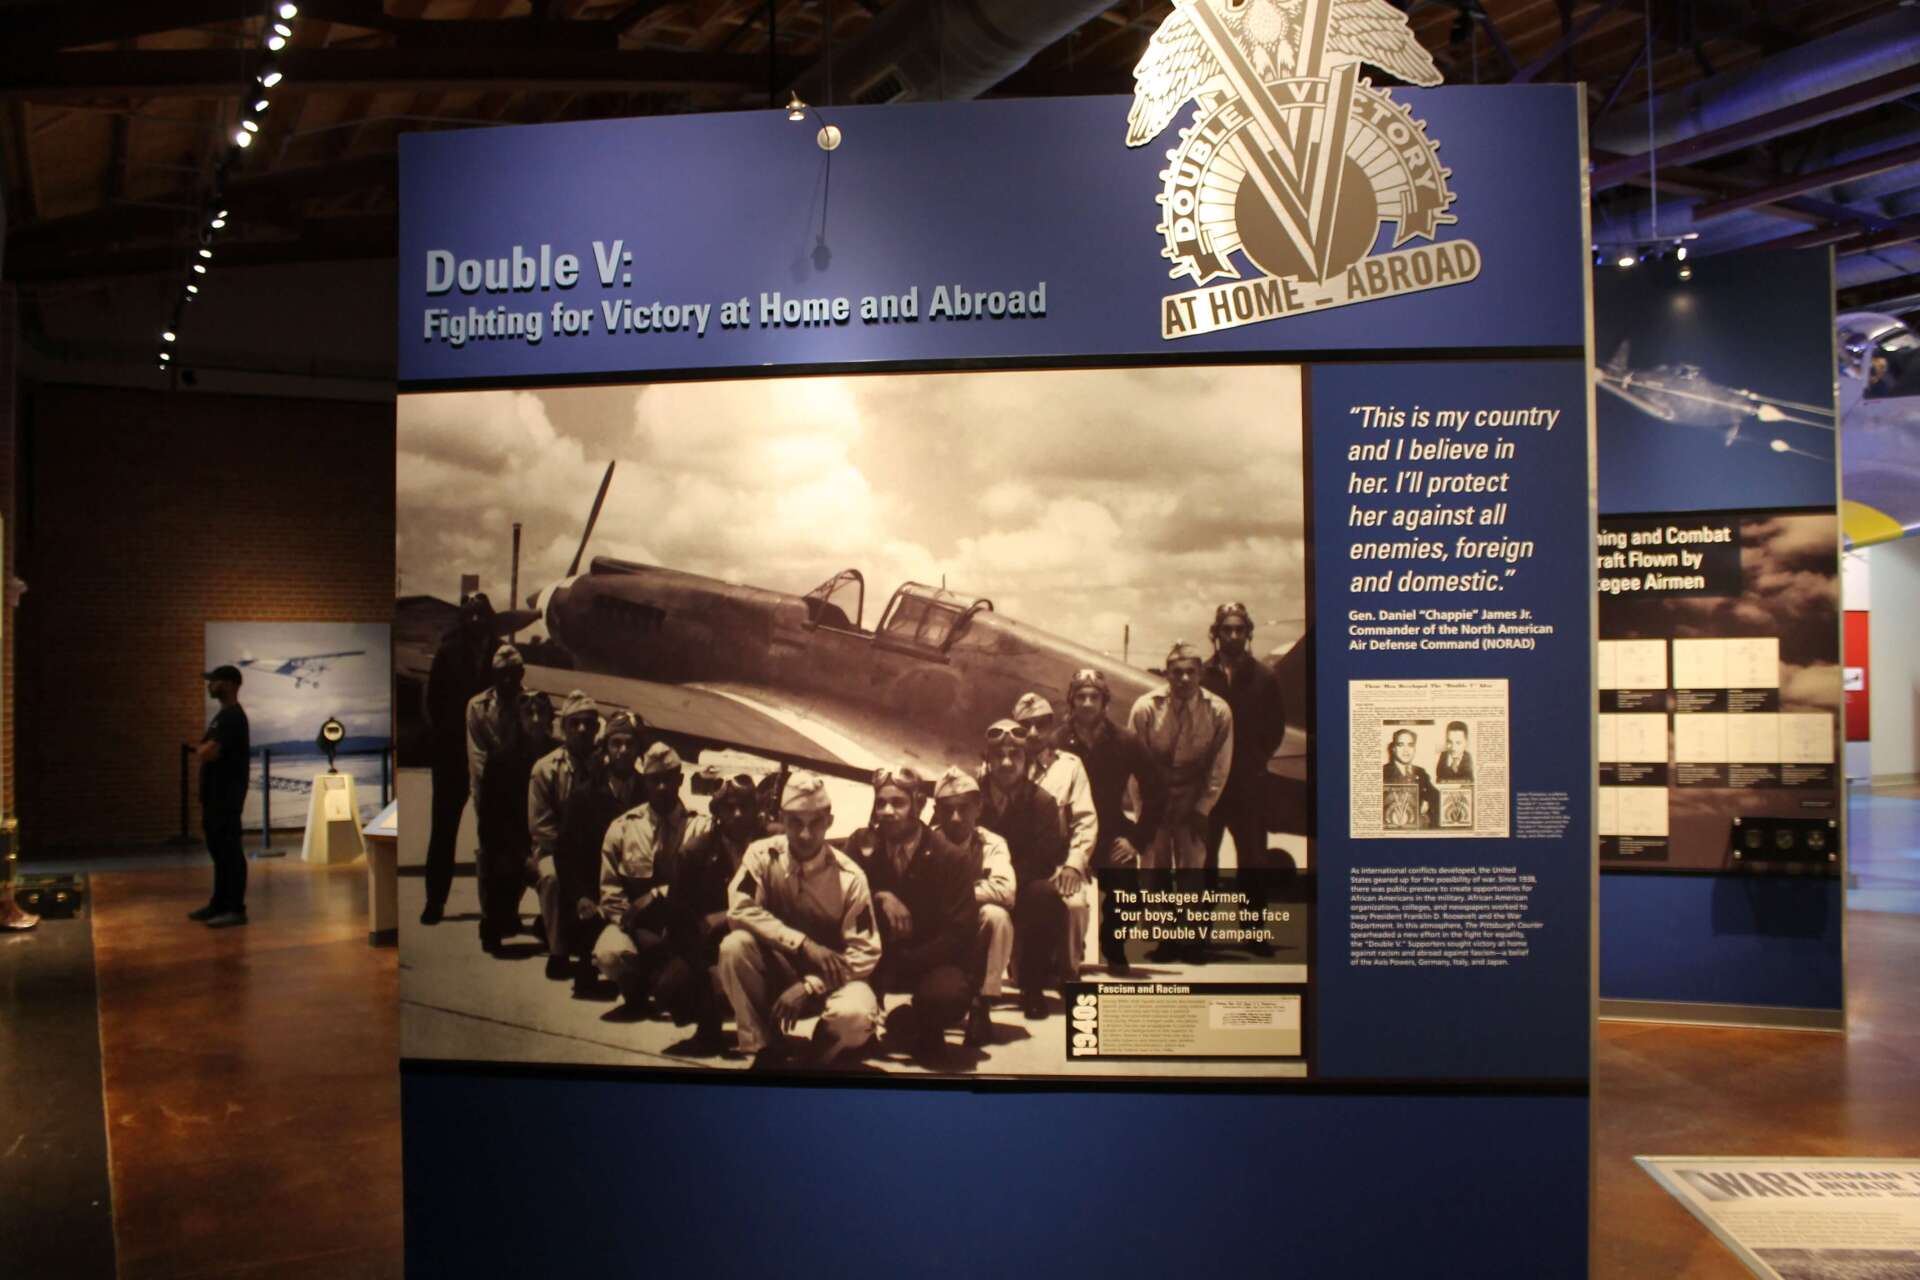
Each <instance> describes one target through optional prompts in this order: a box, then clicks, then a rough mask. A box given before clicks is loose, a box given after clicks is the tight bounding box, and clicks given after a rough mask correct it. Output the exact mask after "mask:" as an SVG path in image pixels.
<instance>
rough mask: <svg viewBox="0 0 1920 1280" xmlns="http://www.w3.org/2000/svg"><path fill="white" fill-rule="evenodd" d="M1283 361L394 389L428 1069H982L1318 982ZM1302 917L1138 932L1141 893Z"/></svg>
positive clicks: (1169, 1069) (415, 928)
mask: <svg viewBox="0 0 1920 1280" xmlns="http://www.w3.org/2000/svg"><path fill="white" fill-rule="evenodd" d="M1301 406H1302V397H1301V375H1300V372H1299V370H1298V369H1296V368H1293V367H1289V366H1248V367H1231V368H1216V369H1206V370H1181V369H1158V368H1147V369H1122V370H1104V371H1072V372H991V373H988V372H969V373H939V374H912V375H904V374H903V375H873V376H863V377H815V378H789V379H769V380H760V381H722V382H679V383H667V384H652V385H643V386H621V387H588V388H568V389H554V390H498V391H481V392H449V393H430V394H415V395H409V396H405V397H403V398H402V399H401V401H400V408H399V451H400V459H401V465H400V468H399V477H400V479H399V493H398V538H397V542H398V545H397V564H398V569H399V599H398V601H397V605H396V617H395V626H394V661H395V673H396V676H397V677H398V680H397V686H398V687H397V702H396V706H397V716H398V725H397V734H398V741H399V747H400V764H401V768H400V771H399V794H400V799H401V811H402V817H403V821H402V823H401V838H400V860H401V868H402V878H401V883H400V911H401V921H402V923H401V1001H402V1037H403V1053H404V1054H405V1055H406V1056H408V1057H412V1058H436V1059H451V1060H484V1061H516V1062H536V1063H591V1064H596V1065H611V1066H632V1067H638V1068H647V1067H653V1068H679V1069H689V1068H712V1069H722V1070H724V1069H745V1068H755V1069H760V1070H779V1071H819V1070H826V1071H834V1072H866V1073H873V1072H900V1073H923V1074H924V1073H933V1074H940V1075H961V1076H968V1077H994V1076H1005V1077H1032V1076H1094V1075H1109V1076H1128V1075H1135V1076H1138V1075H1152V1076H1156V1077H1181V1076H1233V1075H1257V1074H1268V1075H1289V1074H1296V1075H1297V1074H1301V1073H1302V1072H1304V1070H1305V1058H1304V1057H1302V1058H1298V1059H1295V1060H1292V1061H1286V1062H1261V1061H1249V1060H1246V1059H1245V1058H1241V1059H1239V1060H1234V1059H1232V1058H1230V1057H1226V1056H1224V1055H1223V1056H1221V1057H1220V1058H1217V1059H1210V1058H1209V1057H1207V1056H1206V1055H1205V1053H1204V1052H1203V1051H1201V1050H1200V1049H1196V1051H1195V1056H1193V1057H1191V1058H1182V1057H1173V1058H1170V1059H1168V1060H1165V1061H1160V1060H1155V1061H1153V1062H1150V1063H1144V1064H1143V1063H1140V1062H1123V1061H1111V1060H1109V1061H1090V1060H1085V1059H1081V1060H1075V1059H1074V1058H1073V1057H1072V1056H1071V1055H1070V1053H1069V1049H1070V1041H1071V1036H1072V1028H1071V1027H1070V1025H1069V1017H1068V1004H1069V995H1070V992H1071V991H1073V990H1078V989H1079V985H1078V984H1090V983H1100V982H1107V981H1115V982H1126V983H1136V984H1137V983H1141V982H1147V983H1152V982H1160V981H1178V982H1180V983H1187V984H1192V985H1193V989H1194V991H1195V992H1196V993H1199V992H1201V991H1202V989H1203V984H1214V983H1219V984H1231V985H1234V986H1236V987H1238V988H1239V989H1242V990H1244V989H1246V988H1247V987H1248V986H1249V985H1252V986H1253V987H1256V988H1258V987H1262V986H1264V985H1268V984H1271V985H1272V986H1273V989H1274V990H1276V991H1287V992H1299V991H1302V990H1304V989H1306V987H1307V985H1308V984H1309V983H1310V981H1311V975H1310V974H1309V972H1308V965H1307V956H1308V952H1307V947H1306V939H1307V936H1308V935H1307V931H1306V928H1305V927H1304V922H1305V916H1306V912H1307V904H1309V903H1310V902H1311V900H1312V894H1311V884H1312V872H1313V856H1312V832H1311V831H1310V830H1309V826H1308V815H1309V805H1308V795H1309V791H1310V785H1311V780H1310V778H1309V776H1308V769H1307V761H1308V760H1309V759H1310V758H1311V752H1310V734H1311V730H1312V725H1311V715H1310V708H1309V706H1308V703H1307V697H1308V693H1307V685H1308V682H1307V679H1306V661H1305V659H1306V639H1307V637H1308V634H1309V626H1310V621H1311V620H1310V618H1309V617H1308V609H1309V601H1308V595H1307V591H1306V566H1307V563H1308V556H1309V554H1310V543H1309V530H1308V528H1307V514H1306V507H1305V497H1304V485H1305V476H1304V454H1303V448H1304V446H1303V440H1302V426H1301V420H1302V408H1301ZM1121 883H1125V884H1126V885H1128V886H1130V887H1131V888H1133V889H1137V888H1138V886H1140V885H1142V884H1163V885H1165V886H1168V891H1169V892H1172V893H1175V894H1176V896H1178V897H1180V898H1182V899H1183V900H1184V899H1185V897H1186V896H1187V895H1188V894H1191V895H1194V896H1193V901H1194V902H1196V903H1197V902H1199V901H1200V897H1199V895H1203V894H1207V893H1215V892H1228V893H1232V894H1235V895H1239V896H1238V897H1236V899H1235V900H1236V901H1239V900H1240V899H1241V898H1244V899H1246V900H1247V904H1248V909H1249V910H1250V911H1252V912H1253V913H1254V916H1255V917H1256V918H1258V917H1260V916H1262V915H1265V916H1266V917H1268V918H1273V919H1279V918H1282V917H1283V916H1285V917H1286V918H1288V919H1290V920H1291V921H1292V923H1291V924H1290V925H1289V927H1286V928H1283V929H1264V928H1263V929H1258V930H1244V931H1223V932H1224V933H1225V934H1226V935H1227V936H1231V937H1232V938H1233V939H1234V940H1233V941H1222V940H1217V939H1211V938H1210V937H1208V933H1207V931H1205V930H1202V931H1199V932H1197V933H1195V932H1190V931H1187V930H1184V929H1168V930H1165V931H1162V932H1161V933H1159V934H1154V933H1153V932H1152V931H1151V930H1141V929H1135V930H1127V929H1121V928H1116V927H1110V926H1113V925H1114V922H1115V921H1117V920H1118V917H1119V913H1118V912H1117V911H1116V909H1115V907H1114V904H1113V902H1112V896H1113V893H1114V891H1115V886H1116V885H1119V884H1121Z"/></svg>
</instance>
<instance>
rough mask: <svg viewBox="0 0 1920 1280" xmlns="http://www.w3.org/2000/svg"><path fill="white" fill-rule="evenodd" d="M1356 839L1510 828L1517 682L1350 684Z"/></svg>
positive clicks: (1498, 832)
mask: <svg viewBox="0 0 1920 1280" xmlns="http://www.w3.org/2000/svg"><path fill="white" fill-rule="evenodd" d="M1348 698H1349V707H1350V712H1351V715H1352V734H1353V737H1352V759H1351V771H1350V778H1349V784H1350V786H1351V788H1352V795H1353V809H1352V813H1351V817H1350V834H1351V835H1352V836H1353V837H1354V838H1355V839H1360V838H1378V837H1393V836H1504V835H1506V834H1507V682H1506V681H1505V680H1363V681H1355V682H1353V684H1351V685H1350V686H1349V689H1348Z"/></svg>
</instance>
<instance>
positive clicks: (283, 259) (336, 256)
mask: <svg viewBox="0 0 1920 1280" xmlns="http://www.w3.org/2000/svg"><path fill="white" fill-rule="evenodd" d="M399 239H400V237H399V231H398V228H397V225H396V222H395V219H394V217H393V215H391V214H366V215H359V216H354V217H342V218H312V219H307V220H305V221H303V222H302V223H300V224H299V226H298V227H296V228H293V229H292V230H291V232H290V234H287V235H284V236H282V237H279V238H275V239H262V240H253V241H247V240H235V239H223V240H221V241H219V242H218V244H217V249H218V256H216V257H215V258H214V261H213V266H214V269H215V270H214V274H212V275H209V276H208V277H207V280H208V281H210V282H214V283H217V282H218V280H219V273H221V272H225V271H230V270H232V269H234V268H236V267H264V266H279V265H282V264H285V263H294V262H345V261H357V260H363V259H377V258H392V257H395V256H396V255H397V254H398V253H399V251H400V246H399ZM8 240H9V249H8V252H7V277H8V279H10V280H12V281H13V282H15V283H16V284H23V285H33V284H52V283H55V282H61V281H69V280H93V279H100V278H103V277H112V276H138V275H156V274H166V273H170V272H178V271H180V270H181V269H182V266H183V264H184V263H185V262H186V260H187V250H186V245H185V244H184V243H173V244H162V245H153V246H148V247H140V248H128V249H122V250H119V251H116V252H109V253H102V252H100V251H99V248H98V246H97V245H96V246H95V247H94V248H93V249H91V250H83V251H81V252H78V253H69V254H52V253H42V254H36V255H34V256H33V257H31V258H28V259H25V260H23V261H21V262H19V263H17V264H16V263H15V261H14V259H13V252H12V249H11V241H12V238H11V237H9V238H8Z"/></svg>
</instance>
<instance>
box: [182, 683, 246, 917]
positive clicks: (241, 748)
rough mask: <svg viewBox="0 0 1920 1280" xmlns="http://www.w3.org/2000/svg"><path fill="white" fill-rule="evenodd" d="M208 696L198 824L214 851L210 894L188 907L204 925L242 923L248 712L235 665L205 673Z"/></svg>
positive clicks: (191, 915)
mask: <svg viewBox="0 0 1920 1280" xmlns="http://www.w3.org/2000/svg"><path fill="white" fill-rule="evenodd" d="M206 681H207V696H208V697H209V698H212V699H213V700H214V701H215V702H217V703H219V704H220V709H219V710H218V711H216V712H214V714H213V719H212V720H211V721H210V722H209V723H208V724H207V731H206V732H205V733H204V734H202V735H201V736H200V746H199V749H198V751H197V753H196V754H198V756H199V757H200V825H201V827H202V829H203V830H204V831H205V832H206V835H207V852H208V853H209V854H211V855H212V856H213V897H212V899H211V900H209V901H208V903H207V905H206V906H204V907H201V908H199V909H198V910H196V911H189V912H187V918H188V919H189V920H198V921H200V922H202V923H203V924H205V925H206V926H207V927H208V928H209V929H230V928H232V927H233V926H234V925H241V924H245V923H246V922H247V854H246V850H244V849H242V848H241V847H240V809H241V807H242V806H243V805H245V804H246V802H247V757H248V754H249V752H250V751H251V750H252V744H251V743H250V742H249V741H248V731H247V713H246V712H245V711H242V710H241V709H240V670H239V668H238V667H227V666H221V667H215V668H214V669H213V670H211V671H209V672H207V674H206Z"/></svg>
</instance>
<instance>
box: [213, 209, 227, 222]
mask: <svg viewBox="0 0 1920 1280" xmlns="http://www.w3.org/2000/svg"><path fill="white" fill-rule="evenodd" d="M213 216H214V217H216V218H218V219H220V220H221V221H222V222H225V221H226V220H227V211H226V210H225V209H222V210H220V212H218V213H216V214H214V215H213Z"/></svg>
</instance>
